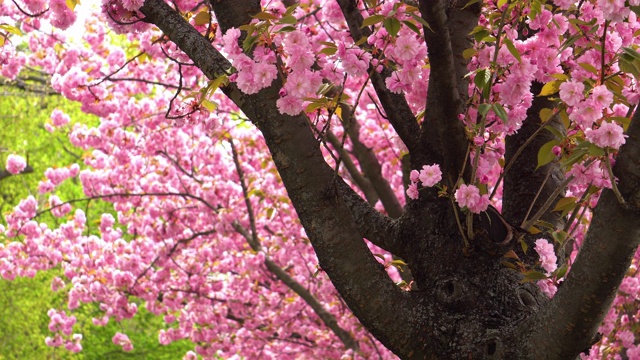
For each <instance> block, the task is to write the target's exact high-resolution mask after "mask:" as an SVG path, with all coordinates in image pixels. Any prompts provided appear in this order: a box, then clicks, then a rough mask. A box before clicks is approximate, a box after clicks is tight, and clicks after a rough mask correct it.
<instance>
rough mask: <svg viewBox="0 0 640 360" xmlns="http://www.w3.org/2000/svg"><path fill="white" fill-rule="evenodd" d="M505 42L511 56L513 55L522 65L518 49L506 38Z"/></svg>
mask: <svg viewBox="0 0 640 360" xmlns="http://www.w3.org/2000/svg"><path fill="white" fill-rule="evenodd" d="M503 41H504V43H505V45H507V49H508V50H509V52H510V53H511V55H513V57H514V58H516V60H518V62H519V63H522V59H521V58H520V52H519V51H518V49H516V47H515V45H513V42H512V41H511V40H509V39H507V38H504V40H503Z"/></svg>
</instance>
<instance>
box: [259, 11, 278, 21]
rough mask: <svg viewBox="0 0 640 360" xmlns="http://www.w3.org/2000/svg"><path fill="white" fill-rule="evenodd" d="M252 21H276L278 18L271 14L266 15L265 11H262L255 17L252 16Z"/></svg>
mask: <svg viewBox="0 0 640 360" xmlns="http://www.w3.org/2000/svg"><path fill="white" fill-rule="evenodd" d="M253 18H254V19H258V20H267V21H271V20H278V16H276V15H274V14H272V13H268V12H266V11H262V12H259V13H257V14H255V15H253Z"/></svg>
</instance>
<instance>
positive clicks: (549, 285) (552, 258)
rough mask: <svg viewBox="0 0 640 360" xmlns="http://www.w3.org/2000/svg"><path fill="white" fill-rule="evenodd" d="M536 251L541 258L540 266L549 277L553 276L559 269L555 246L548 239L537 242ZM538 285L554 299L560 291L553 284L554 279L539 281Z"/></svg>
mask: <svg viewBox="0 0 640 360" xmlns="http://www.w3.org/2000/svg"><path fill="white" fill-rule="evenodd" d="M535 250H536V252H537V253H538V256H539V257H540V266H541V267H542V268H543V269H544V270H545V271H546V272H547V275H551V273H552V272H554V271H555V270H556V269H557V268H558V258H557V257H556V252H555V249H554V248H553V244H551V243H549V241H547V240H546V239H538V240H536V246H535ZM538 285H540V288H541V289H542V291H543V292H544V293H545V294H547V295H548V296H550V297H552V296H553V295H555V293H556V291H557V290H558V289H557V287H556V285H555V284H554V282H553V279H544V280H540V281H538Z"/></svg>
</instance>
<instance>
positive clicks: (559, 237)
mask: <svg viewBox="0 0 640 360" xmlns="http://www.w3.org/2000/svg"><path fill="white" fill-rule="evenodd" d="M568 236H569V234H567V233H566V232H565V231H562V230H560V231H554V232H552V233H551V237H552V238H553V241H555V242H556V243H558V244H564V241H565V240H567V237H568Z"/></svg>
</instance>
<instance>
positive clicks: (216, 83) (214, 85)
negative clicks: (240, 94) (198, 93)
mask: <svg viewBox="0 0 640 360" xmlns="http://www.w3.org/2000/svg"><path fill="white" fill-rule="evenodd" d="M227 79H228V77H227V75H226V74H222V75H220V76H218V77H217V78H215V79H214V80H211V81H209V85H208V86H207V94H213V93H214V92H215V91H216V90H217V89H218V88H219V87H220V85H222V84H223V83H226V81H227Z"/></svg>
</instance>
